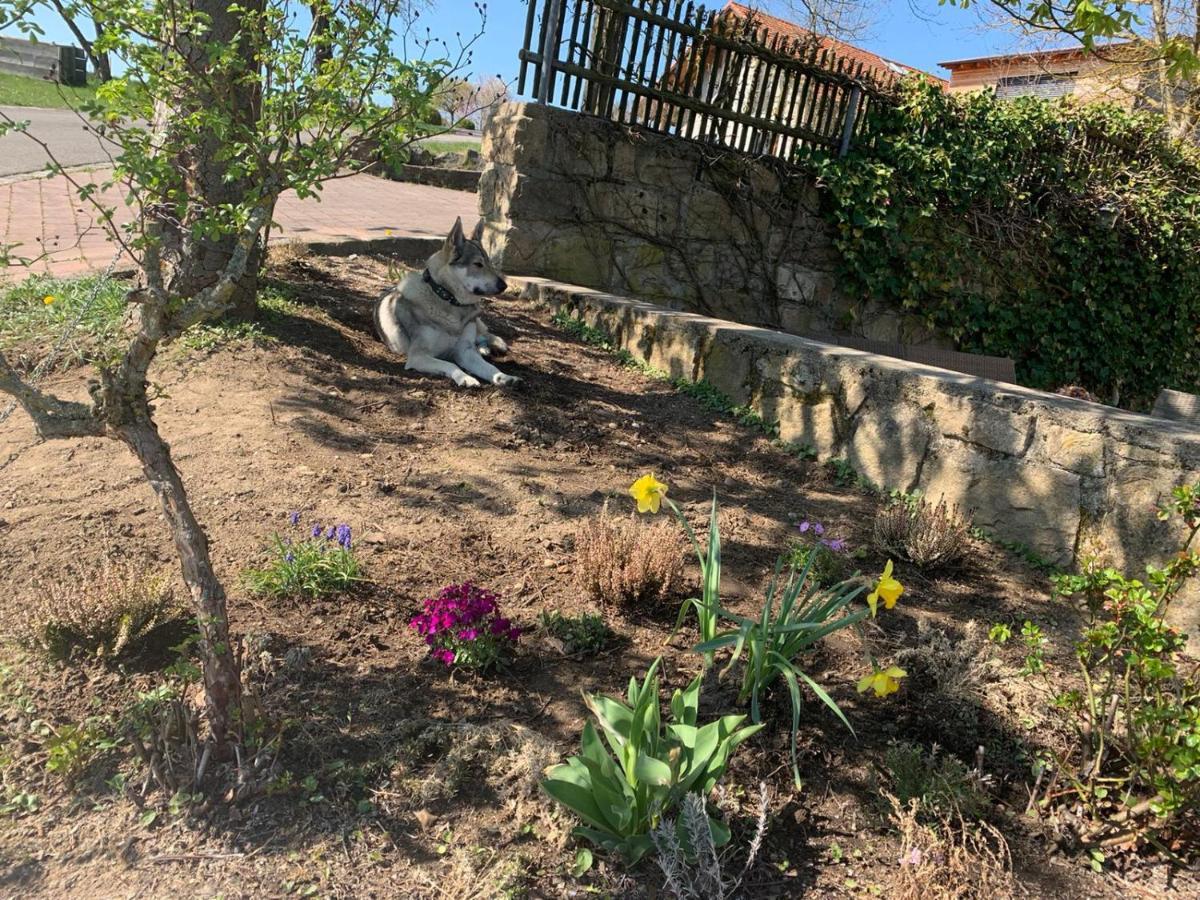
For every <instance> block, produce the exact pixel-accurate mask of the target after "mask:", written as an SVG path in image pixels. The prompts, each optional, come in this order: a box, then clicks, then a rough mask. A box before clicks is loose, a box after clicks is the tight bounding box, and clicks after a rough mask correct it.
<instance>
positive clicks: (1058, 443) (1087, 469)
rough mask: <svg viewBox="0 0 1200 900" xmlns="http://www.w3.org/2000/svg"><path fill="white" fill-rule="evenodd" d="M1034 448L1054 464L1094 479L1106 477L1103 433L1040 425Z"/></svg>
mask: <svg viewBox="0 0 1200 900" xmlns="http://www.w3.org/2000/svg"><path fill="white" fill-rule="evenodd" d="M1034 447H1035V450H1036V453H1037V455H1038V456H1040V457H1041V458H1042V459H1044V460H1045V461H1046V462H1048V463H1049V464H1050V465H1053V466H1058V467H1059V468H1060V469H1066V470H1067V471H1068V472H1076V473H1078V474H1079V475H1088V476H1090V477H1093V478H1102V477H1103V476H1104V435H1102V434H1100V433H1099V432H1095V431H1075V430H1074V429H1071V428H1064V427H1063V426H1061V425H1056V424H1054V423H1053V422H1045V423H1039V426H1038V430H1037V433H1036V436H1035V438H1034Z"/></svg>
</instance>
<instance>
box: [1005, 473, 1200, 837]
mask: <svg viewBox="0 0 1200 900" xmlns="http://www.w3.org/2000/svg"><path fill="white" fill-rule="evenodd" d="M1159 518H1160V519H1162V520H1163V521H1172V520H1176V519H1178V520H1181V521H1182V523H1183V526H1184V536H1183V540H1182V546H1181V548H1180V550H1179V551H1178V552H1177V553H1175V554H1174V555H1173V556H1171V557H1170V559H1169V561H1168V562H1167V563H1166V564H1165V565H1164V566H1162V567H1156V566H1149V567H1147V574H1148V578H1147V582H1145V583H1144V582H1142V581H1139V580H1137V579H1133V578H1128V577H1126V576H1124V575H1122V574H1121V573H1120V572H1118V571H1117V570H1115V569H1113V568H1105V567H1102V566H1100V565H1098V564H1096V563H1095V562H1091V563H1089V564H1087V565H1085V566H1084V568H1083V571H1082V572H1081V573H1080V574H1078V575H1060V576H1058V577H1056V578H1055V579H1054V581H1055V595H1056V596H1057V597H1061V598H1075V599H1076V600H1077V601H1078V602H1079V603H1080V606H1081V607H1082V612H1083V615H1084V617H1085V625H1084V628H1083V636H1082V637H1081V638H1080V639H1079V640H1078V641H1076V643H1075V646H1074V652H1075V658H1076V662H1077V665H1078V669H1079V679H1078V683H1077V685H1075V686H1070V687H1066V688H1064V687H1063V685H1062V683H1061V681H1059V680H1057V679H1052V678H1051V677H1050V675H1049V673H1048V672H1047V671H1046V668H1045V665H1044V655H1045V645H1046V643H1047V640H1046V639H1045V637H1044V636H1043V635H1041V633H1040V630H1038V629H1037V628H1036V626H1035V625H1033V623H1030V622H1026V623H1025V625H1024V627H1023V628H1022V635H1023V637H1024V638H1025V643H1026V648H1027V659H1026V664H1025V669H1024V674H1025V675H1026V677H1028V678H1030V679H1032V680H1033V681H1034V683H1035V684H1038V685H1039V686H1040V687H1041V689H1042V691H1043V692H1044V693H1045V695H1046V697H1047V699H1048V701H1049V706H1050V708H1051V710H1052V711H1053V712H1054V713H1055V714H1057V715H1058V716H1059V717H1061V720H1062V722H1063V724H1064V725H1065V726H1067V728H1068V730H1069V731H1070V732H1071V733H1072V734H1073V735H1074V741H1073V742H1072V744H1071V746H1070V747H1069V749H1068V750H1067V751H1065V752H1062V753H1057V754H1055V755H1054V756H1053V758H1052V759H1051V760H1050V764H1049V766H1048V767H1047V768H1044V769H1042V770H1041V771H1040V772H1039V777H1038V783H1037V785H1036V786H1035V788H1034V791H1033V798H1032V799H1031V802H1030V807H1031V808H1035V807H1036V808H1039V809H1041V810H1044V811H1047V812H1050V811H1053V810H1056V809H1058V808H1060V807H1061V806H1062V805H1063V804H1070V806H1071V808H1072V810H1073V811H1075V812H1076V815H1074V816H1072V817H1071V818H1072V821H1076V822H1077V823H1078V826H1077V831H1078V835H1077V836H1078V839H1079V841H1080V843H1081V844H1082V845H1083V846H1085V847H1088V848H1091V849H1093V850H1097V851H1098V850H1099V848H1101V847H1103V846H1110V845H1114V844H1118V843H1126V844H1134V843H1137V842H1139V841H1145V842H1147V843H1149V844H1152V845H1153V846H1155V847H1158V848H1160V849H1161V848H1163V847H1164V846H1165V843H1164V838H1168V837H1169V838H1172V839H1174V838H1179V839H1182V840H1183V842H1184V843H1189V842H1194V839H1195V835H1196V831H1195V827H1194V821H1195V816H1196V815H1197V813H1200V670H1198V669H1197V667H1196V664H1195V662H1194V661H1191V660H1190V659H1189V657H1188V656H1187V654H1186V652H1185V645H1186V638H1187V636H1186V635H1185V634H1183V633H1182V632H1180V631H1179V630H1178V629H1176V628H1175V627H1173V626H1171V625H1169V624H1167V622H1166V616H1167V613H1168V611H1169V610H1170V607H1171V605H1172V602H1173V601H1174V600H1175V598H1176V597H1177V596H1178V594H1179V591H1180V589H1181V588H1182V587H1183V586H1184V584H1185V583H1186V582H1187V581H1188V580H1190V579H1191V578H1193V577H1194V576H1195V574H1196V572H1197V571H1200V551H1197V550H1196V549H1195V546H1194V545H1195V543H1196V536H1197V534H1198V533H1200V483H1198V484H1196V485H1191V486H1182V487H1178V488H1176V489H1175V490H1174V492H1173V494H1172V498H1171V501H1170V502H1169V503H1168V504H1167V505H1166V506H1165V507H1163V508H1162V509H1161V510H1160V512H1159ZM1011 633H1012V630H1011V628H1007V627H1004V626H997V627H995V628H993V629H992V637H993V639H995V640H997V641H1001V642H1003V641H1004V640H1006V639H1008V638H1009V637H1010V636H1011ZM1189 835H1190V839H1189V838H1188V836H1189Z"/></svg>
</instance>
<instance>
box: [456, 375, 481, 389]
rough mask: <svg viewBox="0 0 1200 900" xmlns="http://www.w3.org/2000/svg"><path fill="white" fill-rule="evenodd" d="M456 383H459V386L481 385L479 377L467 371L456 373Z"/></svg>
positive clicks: (473, 386)
mask: <svg viewBox="0 0 1200 900" xmlns="http://www.w3.org/2000/svg"><path fill="white" fill-rule="evenodd" d="M454 383H455V384H457V385H458V386H459V387H465V388H477V387H479V379H478V378H475V377H473V376H471V375H468V374H466V373H465V372H464V373H462V374H460V375H455V376H454Z"/></svg>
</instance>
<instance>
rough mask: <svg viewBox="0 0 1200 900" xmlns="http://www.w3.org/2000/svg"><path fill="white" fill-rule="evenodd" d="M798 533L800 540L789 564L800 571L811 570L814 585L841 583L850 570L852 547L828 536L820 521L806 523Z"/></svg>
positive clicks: (802, 523)
mask: <svg viewBox="0 0 1200 900" xmlns="http://www.w3.org/2000/svg"><path fill="white" fill-rule="evenodd" d="M796 530H797V531H798V532H799V534H800V536H799V538H798V539H797V540H796V542H795V543H794V544H793V545H792V547H791V549H790V550H789V551H788V554H787V562H788V563H789V564H790V565H793V566H795V567H796V568H799V569H803V568H806V567H807V568H808V569H809V577H810V578H811V579H812V583H813V584H814V585H816V586H818V587H824V586H826V585H830V584H833V583H834V582H837V581H841V580H842V579H843V577H844V576H845V574H846V569H847V567H848V566H847V563H848V558H849V544H848V543H847V542H846V541H845V540H844V539H843V538H837V537H833V536H832V535H831V534H827V533H826V530H825V526H824V525H823V524H822V523H821V522H818V521H816V520H809V519H805V520H804V521H802V522H801V523H800V524H799V525H797V526H796ZM810 559H811V560H812V565H811V566H809V560H810Z"/></svg>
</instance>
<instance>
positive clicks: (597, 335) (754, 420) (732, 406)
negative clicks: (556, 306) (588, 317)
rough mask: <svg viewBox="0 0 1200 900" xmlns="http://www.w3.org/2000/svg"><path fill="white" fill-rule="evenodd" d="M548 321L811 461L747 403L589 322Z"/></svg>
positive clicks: (557, 317) (561, 317)
mask: <svg viewBox="0 0 1200 900" xmlns="http://www.w3.org/2000/svg"><path fill="white" fill-rule="evenodd" d="M551 321H552V322H553V324H554V325H555V326H556V327H558V328H561V329H562V330H563V331H565V332H566V333H567V334H569V335H570V336H571V337H573V338H575V339H577V340H580V341H582V342H583V343H585V344H590V345H591V346H593V347H595V348H596V349H598V350H603V351H604V352H606V353H611V354H613V355H614V356H615V357H616V358H617V361H618V362H619V363H620V364H621V365H623V366H624V367H625V368H627V369H633V370H634V371H637V372H640V373H641V374H643V375H645V376H646V377H648V378H653V379H655V380H656V381H666V382H669V383H670V384H671V386H672V387H673V388H675V390H677V391H679V392H680V393H681V394H686V395H687V396H689V397H691V398H692V399H694V400H695V401H696V402H698V403H699V404H700V405H701V406H703V407H704V408H705V409H707V410H710V411H712V412H716V413H721V414H722V415H726V416H729V417H730V418H732V419H734V420H735V421H737V423H738V424H739V425H743V426H745V427H746V428H750V429H752V430H754V431H757V432H758V433H759V434H761V435H763V436H764V437H766V438H767V439H768V440H770V441H771V443H772V444H773V445H774V446H775V447H777V448H778V449H780V450H783V451H784V452H785V453H788V454H790V455H792V456H795V457H796V458H798V459H807V460H815V459H816V458H817V451H816V450H815V449H813V448H812V447H810V446H809V445H808V444H800V443H796V442H794V441H785V440H783V439H782V438H780V437H779V423H778V422H768V421H767V420H766V419H764V418H763V417H762V416H761V415H759V414H758V412H756V411H755V410H753V409H751V408H750V407H749V406H743V405H740V404H737V403H734V402H733V400H732V399H730V398H729V397H727V396H726V395H725V394H723V393H722V392H721V391H719V390H718V389H717V388H716V387H714V386H713V385H712V384H710V383H709V382H707V381H704V380H703V379H701V380H700V381H691V380H690V379H687V378H682V377H680V378H672V377H671V375H670V374H669V373H668V372H664V371H662V369H656V368H655V367H654V366H652V365H650V364H648V363H646V362H643V361H642V360H640V359H638V358H637V357H635V356H634V355H633V354H632V353H630V352H629V351H628V350H626V349H624V348H622V347H618V346H617V345H616V344H615V343H614V341H613V339H612V336H611V335H610V334H608V332H606V331H603V330H601V329H599V328H595V327H594V326H592V325H589V324H588V323H587V322H584V321H583V320H582V319H578V318H576V317H574V316H572V315H571V314H570V313H568V312H567V311H566V310H559V311H558V312H556V313H555V314H554V316H553V317H552V318H551Z"/></svg>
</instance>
